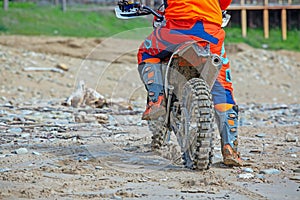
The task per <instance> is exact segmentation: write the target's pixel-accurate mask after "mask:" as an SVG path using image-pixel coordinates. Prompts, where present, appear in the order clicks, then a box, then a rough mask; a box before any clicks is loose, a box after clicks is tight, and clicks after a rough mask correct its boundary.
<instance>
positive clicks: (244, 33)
mask: <svg viewBox="0 0 300 200" xmlns="http://www.w3.org/2000/svg"><path fill="white" fill-rule="evenodd" d="M241 18H242V19H241V21H242V36H243V37H247V11H246V10H245V9H244V10H242V11H241Z"/></svg>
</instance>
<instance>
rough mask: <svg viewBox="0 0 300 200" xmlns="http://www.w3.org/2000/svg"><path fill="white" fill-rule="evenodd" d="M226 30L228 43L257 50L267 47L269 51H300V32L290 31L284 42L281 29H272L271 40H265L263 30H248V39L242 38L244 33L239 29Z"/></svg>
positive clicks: (229, 28)
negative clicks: (245, 45)
mask: <svg viewBox="0 0 300 200" xmlns="http://www.w3.org/2000/svg"><path fill="white" fill-rule="evenodd" d="M225 30H226V41H227V43H239V42H243V43H246V44H249V45H250V46H253V47H255V48H262V47H263V46H264V47H267V48H268V49H276V50H280V49H286V50H294V51H300V31H299V30H289V31H288V34H287V40H285V41H284V40H282V35H281V29H279V28H278V29H271V30H270V33H269V39H265V38H264V32H263V29H250V28H248V30H247V37H246V38H243V37H242V31H241V28H239V27H228V28H226V29H225Z"/></svg>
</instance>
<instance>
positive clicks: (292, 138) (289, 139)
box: [285, 133, 298, 142]
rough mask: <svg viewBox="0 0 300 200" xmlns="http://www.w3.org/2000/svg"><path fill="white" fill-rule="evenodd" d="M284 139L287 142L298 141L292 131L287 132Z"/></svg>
mask: <svg viewBox="0 0 300 200" xmlns="http://www.w3.org/2000/svg"><path fill="white" fill-rule="evenodd" d="M285 141H287V142H298V137H296V136H295V135H293V134H292V133H287V134H286V135H285Z"/></svg>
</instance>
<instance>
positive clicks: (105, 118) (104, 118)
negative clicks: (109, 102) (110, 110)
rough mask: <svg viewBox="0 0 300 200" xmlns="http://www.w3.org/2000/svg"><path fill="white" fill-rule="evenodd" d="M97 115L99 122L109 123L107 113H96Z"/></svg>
mask: <svg viewBox="0 0 300 200" xmlns="http://www.w3.org/2000/svg"><path fill="white" fill-rule="evenodd" d="M95 117H96V119H97V121H98V123H99V124H107V123H109V117H108V115H107V114H95Z"/></svg>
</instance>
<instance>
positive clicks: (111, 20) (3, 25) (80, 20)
mask: <svg viewBox="0 0 300 200" xmlns="http://www.w3.org/2000/svg"><path fill="white" fill-rule="evenodd" d="M73 8H74V9H73ZM78 8H82V9H86V10H88V9H89V7H88V6H82V7H80V6H76V7H71V8H70V7H68V8H67V11H66V12H62V10H61V9H60V7H55V6H38V5H36V4H34V3H15V2H10V3H9V9H8V11H3V10H1V9H2V1H0V34H6V35H48V36H75V37H111V36H115V34H118V33H122V34H119V35H117V36H115V37H123V38H126V37H129V38H138V39H142V38H144V37H145V36H146V35H147V34H148V33H149V32H150V31H151V30H149V27H150V26H151V21H150V20H147V19H146V18H137V19H131V20H120V19H117V18H116V17H115V15H114V13H113V12H112V11H79V10H78ZM92 8H95V6H94V7H92ZM72 9H73V10H72ZM144 27H148V28H146V29H141V28H144ZM125 31H127V33H126V34H123V33H124V32H125ZM226 33H227V36H226V41H227V43H239V42H244V43H247V44H249V45H250V46H253V47H256V48H262V46H267V47H268V49H287V50H294V51H300V31H299V30H292V31H288V39H287V40H286V41H283V40H282V39H281V30H280V29H272V30H270V37H269V39H264V37H263V36H264V34H263V30H262V29H248V32H247V37H246V38H243V37H242V34H241V29H240V27H227V28H226Z"/></svg>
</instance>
